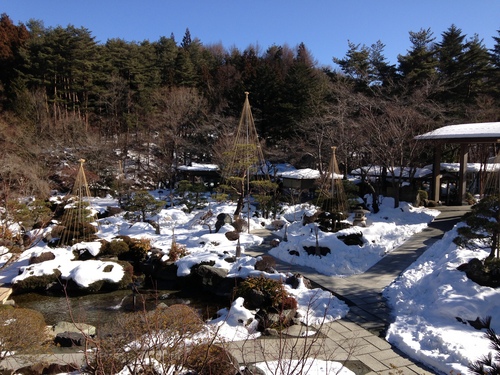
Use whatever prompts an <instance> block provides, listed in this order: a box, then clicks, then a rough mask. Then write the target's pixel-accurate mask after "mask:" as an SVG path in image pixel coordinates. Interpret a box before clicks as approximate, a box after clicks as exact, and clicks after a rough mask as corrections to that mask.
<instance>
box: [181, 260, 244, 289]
mask: <svg viewBox="0 0 500 375" xmlns="http://www.w3.org/2000/svg"><path fill="white" fill-rule="evenodd" d="M227 274H228V271H227V270H226V269H223V268H218V267H213V266H211V265H208V264H200V265H196V266H194V267H193V268H191V275H190V276H189V278H190V281H189V284H190V285H191V286H192V287H193V288H201V289H202V290H204V291H207V292H210V293H212V294H214V295H216V296H231V295H232V293H233V288H234V286H235V283H236V280H235V279H234V278H228V277H227Z"/></svg>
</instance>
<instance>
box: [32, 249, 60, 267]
mask: <svg viewBox="0 0 500 375" xmlns="http://www.w3.org/2000/svg"><path fill="white" fill-rule="evenodd" d="M55 258H56V256H55V255H54V253H52V252H51V251H46V252H43V253H41V254H40V255H38V256H33V257H31V258H30V260H29V264H37V263H43V262H45V261H47V260H53V259H55Z"/></svg>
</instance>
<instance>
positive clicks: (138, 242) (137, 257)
mask: <svg viewBox="0 0 500 375" xmlns="http://www.w3.org/2000/svg"><path fill="white" fill-rule="evenodd" d="M128 246H129V251H128V252H127V253H126V254H127V259H130V260H132V261H134V262H140V261H142V260H144V259H146V257H147V255H148V251H149V250H151V240H150V239H148V238H141V239H131V241H130V243H129V245H128Z"/></svg>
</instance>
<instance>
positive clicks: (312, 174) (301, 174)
mask: <svg viewBox="0 0 500 375" xmlns="http://www.w3.org/2000/svg"><path fill="white" fill-rule="evenodd" d="M281 177H283V178H289V179H292V180H318V179H319V178H320V177H321V173H320V172H319V171H318V170H317V169H310V168H304V169H296V170H292V171H285V172H283V173H281ZM343 177H344V175H341V174H336V173H334V178H335V179H341V178H343Z"/></svg>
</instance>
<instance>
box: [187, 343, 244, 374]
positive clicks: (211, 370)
mask: <svg viewBox="0 0 500 375" xmlns="http://www.w3.org/2000/svg"><path fill="white" fill-rule="evenodd" d="M187 367H188V368H189V369H191V370H194V371H195V373H196V374H198V375H212V374H217V375H234V374H235V373H236V372H237V371H238V368H239V364H238V361H237V360H236V358H235V357H234V356H232V355H231V353H229V352H228V351H227V350H226V349H225V348H224V347H222V346H218V345H213V344H201V345H196V346H195V347H193V348H192V350H191V351H190V353H189V357H188V359H187Z"/></svg>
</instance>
